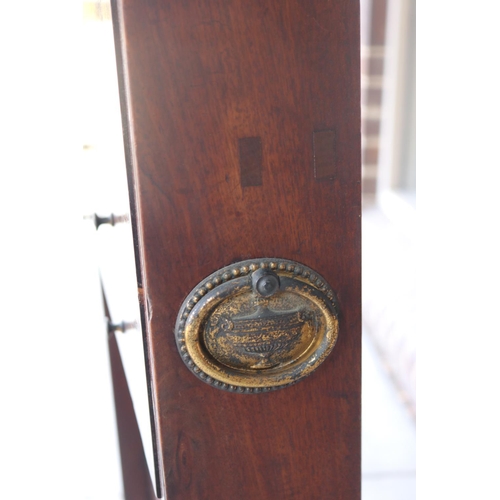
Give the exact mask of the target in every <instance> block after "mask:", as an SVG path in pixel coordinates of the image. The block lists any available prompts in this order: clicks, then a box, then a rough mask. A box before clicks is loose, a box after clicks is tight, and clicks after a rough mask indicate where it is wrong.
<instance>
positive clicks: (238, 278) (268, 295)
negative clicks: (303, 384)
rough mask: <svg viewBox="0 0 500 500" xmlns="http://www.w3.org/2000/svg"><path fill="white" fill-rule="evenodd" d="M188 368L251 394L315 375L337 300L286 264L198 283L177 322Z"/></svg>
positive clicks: (249, 265)
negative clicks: (312, 373) (313, 372)
mask: <svg viewBox="0 0 500 500" xmlns="http://www.w3.org/2000/svg"><path fill="white" fill-rule="evenodd" d="M175 331H176V340H177V347H178V349H179V353H180V355H181V356H182V358H183V360H184V362H185V364H186V366H187V367H188V368H189V369H190V370H191V371H192V372H193V373H194V374H195V375H196V376H197V377H199V378H200V379H202V380H203V381H204V382H207V383H209V384H211V385H212V386H214V387H217V388H219V389H225V390H229V391H236V392H244V393H254V392H263V391H270V390H272V389H278V388H280V387H284V386H287V385H290V384H293V383H295V382H297V381H299V380H300V379H302V378H304V377H306V376H307V375H309V374H310V373H311V372H312V371H314V370H315V369H316V368H317V367H318V366H319V365H320V364H321V363H322V362H323V361H324V360H325V358H326V357H327V356H328V354H329V353H330V352H331V350H332V349H333V347H334V345H335V342H336V340H337V336H338V314H337V303H336V299H335V295H334V293H333V291H332V289H331V288H330V287H329V286H328V284H327V283H326V281H325V280H324V279H323V278H322V277H321V276H319V275H318V274H317V273H315V272H314V271H313V270H311V269H310V268H308V267H306V266H304V265H302V264H298V263H297V262H293V261H290V260H284V259H256V260H247V261H243V262H238V263H236V264H232V265H230V266H227V267H225V268H223V269H221V270H219V271H217V272H215V273H213V274H212V275H210V276H208V278H206V279H204V280H203V281H202V282H201V283H200V284H199V285H198V286H196V287H195V289H194V290H193V291H192V292H191V293H190V294H189V295H188V297H187V298H186V300H185V301H184V303H183V304H182V306H181V309H180V312H179V315H178V317H177V323H176V328H175Z"/></svg>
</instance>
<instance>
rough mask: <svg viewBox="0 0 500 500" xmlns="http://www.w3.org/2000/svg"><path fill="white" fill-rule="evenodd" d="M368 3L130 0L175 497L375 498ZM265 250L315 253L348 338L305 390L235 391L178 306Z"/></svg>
mask: <svg viewBox="0 0 500 500" xmlns="http://www.w3.org/2000/svg"><path fill="white" fill-rule="evenodd" d="M358 9H359V7H358V2H353V1H351V0H336V1H335V2H331V1H329V0H303V1H297V0H295V1H294V0H252V1H248V0H246V1H245V0H210V1H208V0H169V1H165V0H162V1H160V0H156V1H155V0H115V2H114V4H113V19H114V26H115V30H116V38H115V39H116V41H117V52H118V67H119V74H120V75H119V76H120V81H121V98H122V111H123V113H124V125H125V127H124V130H125V135H126V137H125V139H126V149H127V161H128V165H127V166H128V171H129V187H130V190H131V203H132V211H133V218H132V222H133V224H134V230H135V238H136V250H137V255H138V265H139V273H138V276H139V284H140V287H139V293H140V297H141V298H142V303H143V306H144V309H145V325H144V326H145V329H144V330H145V332H146V345H147V349H148V353H147V354H148V362H149V363H150V373H149V377H150V379H151V385H152V398H153V407H154V412H155V423H156V439H157V446H158V450H159V467H160V473H161V477H162V482H163V484H164V487H165V488H166V492H165V491H164V494H165V493H166V496H167V498H168V499H169V500H177V499H180V500H188V499H193V500H205V499H206V500H236V499H240V500H267V499H269V500H271V499H272V500H275V499H297V500H299V499H300V500H314V499H317V500H323V499H342V500H355V499H357V500H359V498H360V389H361V388H360V384H361V381H360V339H361V324H360V314H361V313H360V243H361V241H360V215H361V199H360V174H361V171H360V88H359V85H360V84H359V10H358ZM324 131H327V133H325V132H324ZM322 132H323V133H322ZM315 137H316V141H317V140H318V139H319V144H320V148H319V150H320V154H321V155H322V156H321V158H319V163H317V165H320V168H319V170H317V169H315V140H314V138H315ZM316 144H318V142H316ZM316 154H318V153H316ZM315 172H316V174H315ZM318 172H319V173H318ZM258 257H280V258H284V259H291V260H295V261H298V262H300V263H303V264H305V265H307V266H309V267H311V268H313V269H314V270H316V271H317V272H318V273H320V274H321V275H322V276H323V277H324V278H325V279H326V280H327V281H328V283H329V284H330V286H331V287H332V288H333V289H334V290H335V292H336V293H337V295H338V299H339V304H340V333H339V340H338V342H337V345H336V347H335V348H334V350H333V352H332V354H331V355H330V356H329V357H328V358H327V360H326V361H325V362H324V363H323V364H322V365H321V366H320V367H319V368H318V370H317V371H316V372H315V373H313V374H312V375H311V376H310V377H308V378H307V379H305V380H304V381H301V382H299V383H298V384H296V385H294V386H291V387H288V388H285V389H282V390H278V391H275V392H271V393H264V394H251V395H241V394H234V393H229V392H224V391H221V390H219V389H216V388H214V387H211V386H209V385H208V384H205V383H203V382H202V381H200V380H198V379H197V378H196V377H195V376H193V375H192V374H191V373H190V372H189V370H188V369H187V368H186V367H185V366H184V364H183V362H182V360H181V358H180V356H179V354H178V352H177V348H176V344H175V339H174V332H173V330H174V325H175V321H176V317H177V313H178V310H179V307H180V305H181V303H182V301H183V299H184V298H185V297H186V295H187V294H188V293H189V292H190V291H191V290H192V288H193V287H194V286H195V285H197V283H198V282H200V281H201V280H202V279H203V278H205V277H206V276H208V275H209V274H210V273H212V272H214V271H216V270H217V269H219V268H221V267H224V266H226V265H228V264H230V263H232V262H236V261H240V260H245V259H251V258H258Z"/></svg>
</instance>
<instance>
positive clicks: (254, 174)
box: [238, 137, 262, 187]
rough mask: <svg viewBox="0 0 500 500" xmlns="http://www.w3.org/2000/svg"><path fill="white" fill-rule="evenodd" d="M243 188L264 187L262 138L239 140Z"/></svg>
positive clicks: (243, 138)
mask: <svg viewBox="0 0 500 500" xmlns="http://www.w3.org/2000/svg"><path fill="white" fill-rule="evenodd" d="M238 147H239V154H240V178H241V187H249V186H262V141H261V140H260V137H242V138H240V139H238Z"/></svg>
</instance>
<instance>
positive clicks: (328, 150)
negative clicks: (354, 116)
mask: <svg viewBox="0 0 500 500" xmlns="http://www.w3.org/2000/svg"><path fill="white" fill-rule="evenodd" d="M335 143H336V134H335V131H334V130H321V131H318V132H316V131H315V132H314V133H313V145H314V178H315V179H332V178H333V177H334V176H335V167H336V162H335V145H336V144H335Z"/></svg>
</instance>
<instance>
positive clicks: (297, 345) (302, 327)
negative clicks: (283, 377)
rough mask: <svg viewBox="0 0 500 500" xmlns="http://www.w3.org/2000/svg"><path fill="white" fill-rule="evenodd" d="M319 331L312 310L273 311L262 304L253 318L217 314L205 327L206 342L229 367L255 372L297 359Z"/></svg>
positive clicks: (212, 351) (213, 353)
mask: <svg viewBox="0 0 500 500" xmlns="http://www.w3.org/2000/svg"><path fill="white" fill-rule="evenodd" d="M316 330H317V325H316V315H315V313H314V312H312V311H308V310H305V309H295V310H289V311H286V310H285V311H273V310H271V309H268V307H267V305H261V304H258V305H257V307H256V309H255V312H253V313H252V314H250V315H248V314H244V315H235V316H231V315H229V314H221V315H217V314H216V313H214V315H213V316H212V317H211V318H210V319H209V321H208V322H207V327H206V328H205V342H206V346H207V349H208V350H209V352H210V353H211V354H212V355H213V356H214V357H216V358H217V359H219V360H220V361H221V362H223V363H224V364H225V365H227V366H233V367H239V368H243V369H244V368H249V369H254V370H255V369H264V368H272V367H276V366H279V365H280V364H284V363H287V362H289V361H291V360H293V359H295V358H296V357H297V355H298V354H300V351H301V350H304V348H303V345H304V344H307V345H309V344H310V343H311V342H312V340H313V338H314V336H315V334H316Z"/></svg>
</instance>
